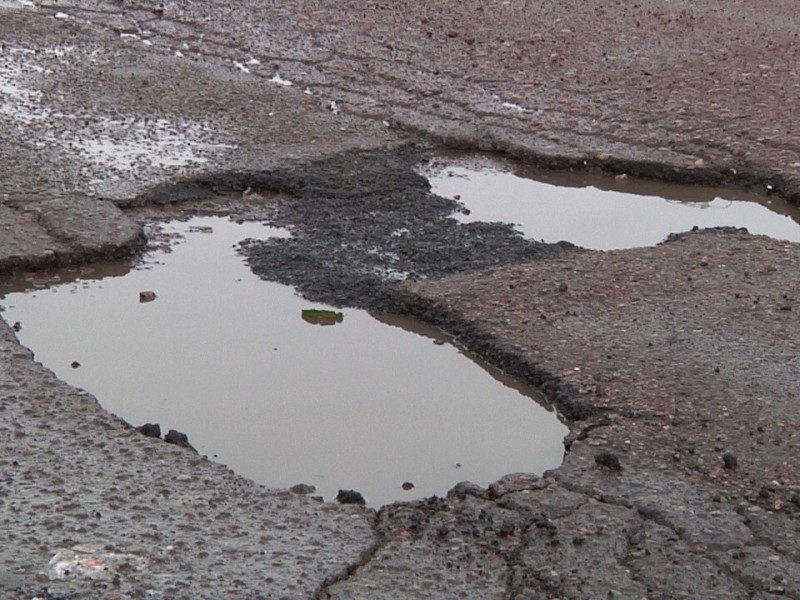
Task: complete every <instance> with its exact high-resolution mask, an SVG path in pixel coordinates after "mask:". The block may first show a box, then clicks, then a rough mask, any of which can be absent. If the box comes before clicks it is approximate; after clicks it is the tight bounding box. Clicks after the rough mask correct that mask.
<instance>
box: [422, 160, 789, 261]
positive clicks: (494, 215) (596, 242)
mask: <svg viewBox="0 0 800 600" xmlns="http://www.w3.org/2000/svg"><path fill="white" fill-rule="evenodd" d="M420 171H421V172H422V174H423V175H425V176H426V177H428V180H429V181H430V183H431V186H432V188H433V192H434V193H436V194H438V195H440V196H444V197H446V198H455V199H456V200H458V201H459V202H460V203H461V204H462V205H463V209H462V210H461V211H458V212H457V213H455V214H454V215H453V216H454V217H455V218H457V219H458V220H459V221H461V222H464V223H469V222H472V221H499V222H503V223H512V224H514V225H515V226H516V229H517V230H518V231H520V232H521V233H522V234H523V235H524V236H525V237H528V238H531V239H535V240H541V241H545V242H549V243H554V242H559V241H562V240H566V241H569V242H572V243H573V244H576V245H578V246H582V247H584V248H590V249H593V250H617V249H624V248H635V247H641V246H653V245H656V244H658V243H660V242H663V241H664V240H665V239H666V238H667V236H668V235H669V234H670V233H679V232H683V231H689V230H691V229H692V228H693V227H699V228H701V229H702V228H705V227H720V226H731V227H745V228H747V229H748V231H750V233H754V234H763V235H768V236H770V237H773V238H777V239H785V240H789V241H794V242H797V241H800V225H798V223H800V209H798V207H795V206H792V205H790V204H789V203H787V202H785V201H784V200H781V199H780V198H778V197H776V196H760V195H756V194H753V193H748V192H744V191H739V190H734V189H728V188H709V187H698V186H687V185H679V184H671V183H665V182H660V181H650V180H643V179H637V178H628V177H625V176H619V177H614V176H610V175H604V174H601V173H592V172H584V173H579V172H558V171H541V170H536V169H532V168H524V167H522V168H520V167H519V166H516V165H513V164H511V163H504V162H502V161H498V160H496V159H493V158H492V159H489V158H452V159H451V158H447V157H442V158H438V159H434V160H432V161H431V162H429V163H428V164H426V165H424V166H423V167H421V168H420ZM765 191H766V190H765Z"/></svg>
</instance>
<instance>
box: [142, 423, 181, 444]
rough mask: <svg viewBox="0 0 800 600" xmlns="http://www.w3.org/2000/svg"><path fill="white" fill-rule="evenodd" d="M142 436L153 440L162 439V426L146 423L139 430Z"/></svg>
mask: <svg viewBox="0 0 800 600" xmlns="http://www.w3.org/2000/svg"><path fill="white" fill-rule="evenodd" d="M137 431H138V432H139V433H141V434H142V435H146V436H147V437H152V438H160V437H161V426H160V425H159V424H158V423H145V424H144V425H142V426H141V427H139V428H138V429H137ZM187 441H188V440H187Z"/></svg>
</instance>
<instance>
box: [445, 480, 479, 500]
mask: <svg viewBox="0 0 800 600" xmlns="http://www.w3.org/2000/svg"><path fill="white" fill-rule="evenodd" d="M467 496H476V497H479V498H480V497H484V496H486V490H485V489H483V488H482V487H481V486H479V485H478V484H476V483H472V482H471V481H461V482H459V483H457V484H456V485H455V486H453V489H451V490H450V491H449V492H447V497H448V498H451V497H455V498H465V497H467Z"/></svg>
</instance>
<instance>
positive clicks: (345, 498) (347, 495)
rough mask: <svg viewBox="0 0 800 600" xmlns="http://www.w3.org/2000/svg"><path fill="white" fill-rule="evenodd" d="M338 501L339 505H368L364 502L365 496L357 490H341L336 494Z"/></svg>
mask: <svg viewBox="0 0 800 600" xmlns="http://www.w3.org/2000/svg"><path fill="white" fill-rule="evenodd" d="M336 500H337V501H338V502H339V504H360V505H361V506H364V505H365V504H366V503H367V502H366V500H364V496H362V495H361V493H360V492H357V491H355V490H339V493H338V494H336Z"/></svg>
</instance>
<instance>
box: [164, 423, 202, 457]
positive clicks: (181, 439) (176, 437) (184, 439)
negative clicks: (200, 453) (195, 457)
mask: <svg viewBox="0 0 800 600" xmlns="http://www.w3.org/2000/svg"><path fill="white" fill-rule="evenodd" d="M164 441H165V442H167V443H168V444H174V445H176V446H180V447H181V448H186V449H188V450H191V451H192V452H195V453H196V452H197V450H195V449H194V446H192V445H191V444H190V443H189V436H188V435H186V434H185V433H181V432H180V431H175V430H174V429H170V430H169V431H168V432H167V435H165V436H164Z"/></svg>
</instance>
